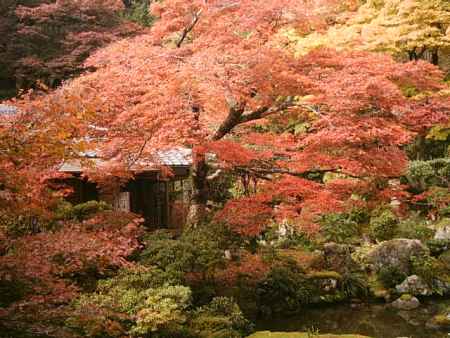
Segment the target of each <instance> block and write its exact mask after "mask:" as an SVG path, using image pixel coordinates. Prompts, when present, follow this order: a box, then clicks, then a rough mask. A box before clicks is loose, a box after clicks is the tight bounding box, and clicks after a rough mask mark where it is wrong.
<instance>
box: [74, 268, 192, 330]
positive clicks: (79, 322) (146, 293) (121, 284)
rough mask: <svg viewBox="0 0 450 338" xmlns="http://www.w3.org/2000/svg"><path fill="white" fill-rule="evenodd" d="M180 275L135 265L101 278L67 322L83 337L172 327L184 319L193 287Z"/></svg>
mask: <svg viewBox="0 0 450 338" xmlns="http://www.w3.org/2000/svg"><path fill="white" fill-rule="evenodd" d="M179 282H180V281H179V279H178V278H177V276H173V275H171V274H168V273H167V272H165V271H162V270H160V269H157V268H144V267H142V266H136V267H134V268H132V269H125V270H121V271H120V272H119V273H118V275H117V276H115V277H113V278H110V279H105V280H101V281H99V282H98V286H97V289H96V291H95V292H93V293H86V294H83V295H81V296H80V297H79V298H78V299H77V300H76V301H74V303H73V313H72V315H71V316H70V318H69V319H68V320H67V325H68V326H69V327H71V328H73V329H74V330H75V331H77V332H78V333H79V334H81V335H82V336H84V337H116V336H117V337H118V336H122V335H123V334H124V333H126V332H128V333H133V334H138V333H139V334H141V333H143V332H144V331H145V332H147V331H146V330H148V331H152V330H159V331H163V330H165V329H169V328H172V326H174V325H176V324H178V323H180V322H182V321H183V320H182V319H183V318H184V310H185V309H186V308H187V306H188V305H190V290H189V288H186V287H184V286H179V285H176V284H177V283H179Z"/></svg>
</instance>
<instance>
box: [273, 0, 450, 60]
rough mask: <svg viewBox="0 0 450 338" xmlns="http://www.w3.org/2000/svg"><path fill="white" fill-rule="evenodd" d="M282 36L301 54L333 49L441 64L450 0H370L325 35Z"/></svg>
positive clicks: (289, 32)
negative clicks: (439, 58)
mask: <svg viewBox="0 0 450 338" xmlns="http://www.w3.org/2000/svg"><path fill="white" fill-rule="evenodd" d="M280 36H281V37H283V38H284V39H285V41H286V43H287V45H288V46H289V47H290V48H292V49H293V50H294V52H295V53H296V54H298V55H303V54H306V53H307V52H309V51H310V50H312V49H314V48H318V47H322V46H327V47H330V46H331V47H335V48H337V49H360V50H370V51H379V52H389V53H392V54H394V55H397V56H399V57H408V58H409V59H410V60H416V59H419V58H424V57H428V58H429V60H430V61H432V62H433V63H434V64H438V61H439V60H438V55H439V53H442V51H448V50H450V1H448V0H367V1H366V2H365V4H363V5H362V6H360V8H359V9H358V11H356V12H355V13H354V14H352V15H351V16H350V18H347V19H346V20H344V22H341V23H339V20H338V23H337V24H336V25H334V26H332V27H331V28H330V29H328V30H327V31H326V32H324V33H320V32H314V33H312V34H309V35H303V36H302V35H301V34H299V33H298V32H297V31H296V30H295V29H293V28H292V29H286V30H284V31H282V32H281V34H280ZM427 54H428V55H427Z"/></svg>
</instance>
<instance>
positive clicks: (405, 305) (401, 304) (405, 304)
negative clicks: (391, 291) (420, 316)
mask: <svg viewBox="0 0 450 338" xmlns="http://www.w3.org/2000/svg"><path fill="white" fill-rule="evenodd" d="M391 305H392V306H393V307H395V308H396V309H399V310H406V311H409V310H414V309H417V308H418V307H419V306H420V302H419V300H418V299H417V298H416V297H413V296H411V295H403V296H401V297H400V298H398V299H396V300H395V301H394V302H392V304H391Z"/></svg>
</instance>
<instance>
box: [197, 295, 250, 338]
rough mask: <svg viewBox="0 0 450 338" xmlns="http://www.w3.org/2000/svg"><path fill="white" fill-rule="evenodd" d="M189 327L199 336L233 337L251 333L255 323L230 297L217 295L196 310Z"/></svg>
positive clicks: (207, 337)
mask: <svg viewBox="0 0 450 338" xmlns="http://www.w3.org/2000/svg"><path fill="white" fill-rule="evenodd" d="M189 327H190V328H191V329H192V330H193V331H194V332H195V333H196V334H197V335H198V336H199V337H205V338H209V337H214V338H233V337H243V336H247V335H248V334H250V333H251V331H252V329H253V325H252V324H251V323H250V322H249V321H248V320H247V319H246V318H245V317H244V315H243V314H242V311H241V310H240V308H239V306H238V305H237V304H236V303H235V302H234V301H233V300H232V299H230V298H226V297H216V298H214V299H213V300H212V301H211V303H209V304H208V305H205V306H202V307H200V308H198V309H197V310H195V311H194V313H193V319H192V320H191V322H190V324H189Z"/></svg>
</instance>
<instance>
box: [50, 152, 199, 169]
mask: <svg viewBox="0 0 450 338" xmlns="http://www.w3.org/2000/svg"><path fill="white" fill-rule="evenodd" d="M93 153H94V152H89V155H88V154H85V155H86V156H85V157H86V159H88V158H89V162H87V163H86V165H84V164H83V163H82V161H81V160H77V159H74V160H70V161H65V162H64V163H63V164H62V165H61V167H60V168H59V171H60V172H65V173H80V172H82V171H83V168H84V169H85V168H86V167H87V166H94V167H95V166H100V165H101V164H102V163H103V160H102V159H100V158H95V156H92V154H93ZM155 157H157V158H158V159H159V160H158V161H155V162H148V163H145V164H143V163H140V164H139V170H144V171H145V170H148V171H155V170H158V169H157V166H158V165H161V164H162V165H165V166H169V167H180V166H181V167H188V166H190V165H191V164H192V150H191V149H188V148H173V149H168V150H164V151H159V152H157V153H156V156H155Z"/></svg>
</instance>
